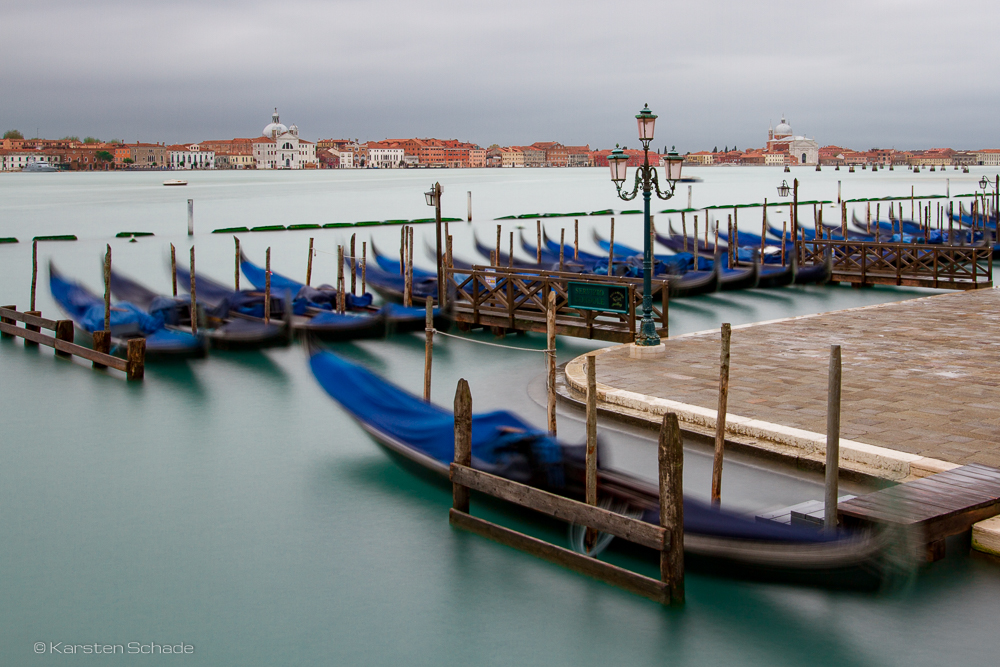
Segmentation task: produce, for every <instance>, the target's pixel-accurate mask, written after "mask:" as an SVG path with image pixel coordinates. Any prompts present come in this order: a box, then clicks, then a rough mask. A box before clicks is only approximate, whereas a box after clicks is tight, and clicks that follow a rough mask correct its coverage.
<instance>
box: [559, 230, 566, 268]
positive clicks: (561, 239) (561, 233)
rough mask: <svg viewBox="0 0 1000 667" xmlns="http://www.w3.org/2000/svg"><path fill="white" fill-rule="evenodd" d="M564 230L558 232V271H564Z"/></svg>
mask: <svg viewBox="0 0 1000 667" xmlns="http://www.w3.org/2000/svg"><path fill="white" fill-rule="evenodd" d="M565 249H566V228H565V227H564V228H563V229H560V230H559V270H560V271H565V270H566V253H565Z"/></svg>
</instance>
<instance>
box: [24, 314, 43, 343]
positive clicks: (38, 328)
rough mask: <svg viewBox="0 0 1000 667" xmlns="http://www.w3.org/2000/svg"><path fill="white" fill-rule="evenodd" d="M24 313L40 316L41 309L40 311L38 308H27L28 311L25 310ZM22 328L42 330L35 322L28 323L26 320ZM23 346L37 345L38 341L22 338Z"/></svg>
mask: <svg viewBox="0 0 1000 667" xmlns="http://www.w3.org/2000/svg"><path fill="white" fill-rule="evenodd" d="M24 314H25V315H34V316H35V317H41V316H42V311H40V310H29V311H26V312H25V313H24ZM24 328H25V329H27V330H28V331H36V332H39V331H41V330H42V328H41V327H39V326H38V325H37V324H28V323H27V322H25V323H24ZM24 346H25V347H38V343H36V342H35V341H33V340H28V339H27V338H25V339H24Z"/></svg>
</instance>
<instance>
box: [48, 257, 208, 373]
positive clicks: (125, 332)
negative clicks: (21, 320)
mask: <svg viewBox="0 0 1000 667" xmlns="http://www.w3.org/2000/svg"><path fill="white" fill-rule="evenodd" d="M49 289H50V290H51V292H52V297H53V298H54V299H55V300H56V303H58V304H59V307H60V308H61V309H62V310H63V312H65V313H66V315H68V316H69V318H70V319H71V320H73V323H74V324H75V325H76V329H77V331H78V332H79V333H80V334H81V337H82V338H84V339H89V340H90V341H91V342H93V334H94V333H95V332H97V331H103V330H104V299H102V298H101V297H99V296H97V295H96V294H94V293H93V292H91V291H90V290H89V289H87V288H86V287H85V286H84V285H82V284H81V283H78V282H76V281H74V280H70V279H69V278H66V277H64V276H63V275H62V274H61V273H60V272H59V271H58V270H57V269H56V267H55V266H54V265H53V264H52V263H51V262H49ZM110 314H111V317H110V319H111V345H112V352H113V351H115V350H116V349H121V348H124V347H125V345H126V343H127V341H128V339H129V338H139V337H142V338H145V339H146V358H147V359H149V360H154V359H160V360H173V359H186V358H191V357H203V356H205V347H206V342H205V339H204V337H202V336H200V335H192V334H190V333H187V332H184V331H175V330H172V329H168V328H166V326H165V325H164V322H163V319H162V318H160V317H157V316H154V315H151V314H150V313H148V312H146V311H145V310H143V309H142V308H140V307H139V306H136V305H134V304H131V303H128V302H119V303H115V304H113V305H112V306H111V313H110Z"/></svg>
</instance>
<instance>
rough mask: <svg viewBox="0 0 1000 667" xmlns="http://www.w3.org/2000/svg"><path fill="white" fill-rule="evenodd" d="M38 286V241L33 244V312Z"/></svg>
mask: <svg viewBox="0 0 1000 667" xmlns="http://www.w3.org/2000/svg"><path fill="white" fill-rule="evenodd" d="M37 284H38V239H34V240H32V242H31V310H34V309H35V286H36V285H37Z"/></svg>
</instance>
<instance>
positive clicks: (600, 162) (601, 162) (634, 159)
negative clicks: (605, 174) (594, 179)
mask: <svg viewBox="0 0 1000 667" xmlns="http://www.w3.org/2000/svg"><path fill="white" fill-rule="evenodd" d="M622 150H623V152H624V153H625V155H627V156H628V162H627V165H628V166H629V167H641V166H642V164H643V161H644V160H645V155H644V154H643V152H642V151H639V150H629V149H628V148H624V149H622ZM609 155H611V151H610V150H603V151H591V152H590V162H591V166H594V167H607V166H608V156H609ZM662 157H663V156H662V155H660V154H659V153H656V152H654V151H649V163H650V164H651V165H658V164H660V162H661V161H662Z"/></svg>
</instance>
